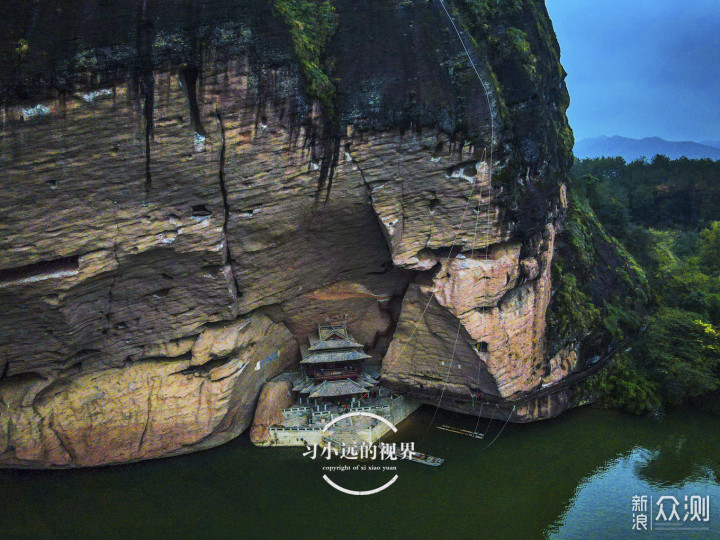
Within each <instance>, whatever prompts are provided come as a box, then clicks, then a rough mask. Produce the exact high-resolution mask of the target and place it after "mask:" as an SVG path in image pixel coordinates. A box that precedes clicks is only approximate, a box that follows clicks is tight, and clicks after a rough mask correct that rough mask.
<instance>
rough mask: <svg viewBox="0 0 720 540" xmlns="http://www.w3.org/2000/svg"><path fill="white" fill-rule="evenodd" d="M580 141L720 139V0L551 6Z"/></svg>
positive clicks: (595, 0) (591, 0) (603, 0)
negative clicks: (599, 137) (602, 138)
mask: <svg viewBox="0 0 720 540" xmlns="http://www.w3.org/2000/svg"><path fill="white" fill-rule="evenodd" d="M546 4H547V7H548V11H549V12H550V16H551V18H552V20H553V25H554V27H555V32H556V33H557V35H558V41H559V42H560V47H561V49H562V63H563V66H564V67H565V70H566V71H567V72H568V77H567V85H568V88H569V90H570V99H571V105H570V109H569V110H568V116H569V118H570V124H571V126H572V127H573V130H574V131H575V138H576V139H577V140H580V139H583V138H586V137H594V136H597V135H623V136H625V137H650V136H655V135H656V136H658V137H662V138H665V139H669V140H696V141H701V140H708V139H709V140H720V0H546Z"/></svg>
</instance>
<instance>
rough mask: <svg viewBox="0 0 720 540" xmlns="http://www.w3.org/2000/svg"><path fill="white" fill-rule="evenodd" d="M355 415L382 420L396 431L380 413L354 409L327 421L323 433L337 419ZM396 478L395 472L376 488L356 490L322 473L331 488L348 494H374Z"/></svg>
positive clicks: (388, 485)
mask: <svg viewBox="0 0 720 540" xmlns="http://www.w3.org/2000/svg"><path fill="white" fill-rule="evenodd" d="M356 416H365V417H368V418H373V419H375V420H378V421H380V422H383V423H384V424H385V425H387V426H388V427H389V428H390V429H391V430H392V431H393V432H394V433H395V432H397V428H396V427H395V426H394V425H393V423H392V422H390V421H389V420H388V419H387V418H383V417H382V416H380V415H377V414H373V413H371V412H366V411H355V412H350V413H347V414H343V415H341V416H338V417H337V418H335V419H333V420H331V421H330V422H328V423H327V424H326V425H325V427H324V428H323V432H324V433H327V431H328V429H330V427H331V426H333V425H334V424H335V423H337V422H339V421H341V420H346V419H350V418H353V417H356ZM397 479H398V475H397V474H396V475H395V476H393V477H392V479H391V480H390V481H389V482H387V483H385V484H383V485H382V486H380V487H377V488H375V489H369V490H366V491H358V490H354V489H348V488H345V487H343V486H341V485H339V484H337V483H336V482H333V481H332V480H331V479H330V478H329V477H328V475H327V474H324V475H323V480H325V481H326V482H327V483H328V484H329V485H330V486H332V487H333V488H335V489H337V490H338V491H340V492H342V493H347V494H348V495H373V494H375V493H380V492H381V491H383V490H385V489H387V488H389V487H390V486H392V485H393V484H394V483H395V481H396V480H397Z"/></svg>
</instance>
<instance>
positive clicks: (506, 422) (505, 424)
mask: <svg viewBox="0 0 720 540" xmlns="http://www.w3.org/2000/svg"><path fill="white" fill-rule="evenodd" d="M514 412H515V405H513V408H512V411H510V414H508V417H507V419H506V420H505V423H504V424H503V427H502V428H500V431H498V434H497V435H495V438H494V439H493V440H492V441H490V444H488V445H487V446H486V447H485V448H483V450H487V449H488V448H490V447H491V446H492V444H493V443H494V442H495V441H497V438H498V437H499V436H500V434H501V433H502V432H503V430H504V429H505V426H507V425H508V422H509V421H510V418H512V415H513V413H514Z"/></svg>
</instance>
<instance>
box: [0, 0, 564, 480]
mask: <svg viewBox="0 0 720 540" xmlns="http://www.w3.org/2000/svg"><path fill="white" fill-rule="evenodd" d="M307 2H309V3H310V4H312V3H313V0H307ZM282 3H283V2H269V3H265V2H249V1H237V2H226V1H221V0H215V1H210V0H208V1H203V0H196V1H187V2H180V1H177V2H174V1H170V0H165V1H157V2H150V1H148V2H145V3H143V2H138V3H137V6H135V7H134V8H133V9H125V10H122V9H119V8H118V7H108V6H105V7H103V5H100V4H98V5H95V4H94V3H91V4H92V6H90V7H88V6H89V5H88V4H86V3H81V2H77V3H76V2H66V3H63V6H62V17H61V18H60V21H61V23H60V24H65V25H66V26H67V28H71V29H72V32H64V31H63V30H62V29H61V30H58V29H57V27H54V26H53V24H52V21H53V20H57V19H53V10H52V9H51V8H50V7H48V6H45V9H40V8H36V9H35V10H34V11H33V10H32V9H30V8H27V12H24V11H23V12H20V15H19V16H20V17H21V19H22V20H20V21H17V26H18V27H22V28H25V30H26V31H25V33H24V34H22V35H23V36H26V37H22V38H18V39H17V41H16V42H13V43H14V47H15V48H14V49H12V50H10V51H4V52H3V55H2V67H3V70H4V74H5V75H7V76H6V77H5V78H4V80H5V81H6V82H8V84H5V85H4V86H3V88H2V95H3V99H4V106H3V109H2V134H1V137H2V138H1V139H0V167H2V170H3V174H2V177H1V178H0V189H1V190H2V195H3V197H2V198H1V199H0V208H1V209H2V213H3V216H4V219H3V220H2V221H1V222H0V305H2V308H3V322H4V324H3V326H2V329H0V373H1V378H0V401H1V402H0V463H2V464H6V465H12V466H25V467H32V466H84V465H97V464H103V463H118V462H125V461H132V460H137V459H145V458H152V457H159V456H167V455H174V454H178V453H183V452H189V451H192V450H195V449H198V448H204V447H208V446H212V445H216V444H220V443H222V442H224V441H226V440H228V439H229V438H232V437H234V436H236V435H237V434H239V433H240V432H242V431H243V430H245V429H246V428H247V427H248V426H249V425H250V423H251V420H252V414H253V410H254V407H255V404H256V401H257V397H258V394H259V393H260V390H261V387H262V384H263V383H264V382H265V381H267V380H268V379H270V378H271V377H273V376H274V375H276V374H278V373H280V372H281V371H283V370H284V369H287V368H288V367H290V366H291V365H292V364H293V363H294V362H296V361H297V360H298V354H297V344H298V342H300V343H302V342H304V340H305V339H306V338H307V335H308V334H309V333H310V332H311V331H312V329H313V328H314V326H315V325H316V324H317V322H318V321H322V320H324V319H325V318H326V317H327V316H338V315H339V316H345V317H347V321H348V325H349V327H350V328H351V329H352V331H353V334H354V335H355V336H356V337H357V338H358V339H359V340H360V341H362V342H363V343H364V344H365V345H366V346H367V348H368V350H369V352H370V353H371V354H372V355H373V358H374V361H376V362H378V363H379V362H381V361H382V374H383V380H384V381H385V383H386V384H388V385H391V386H393V387H397V388H398V389H401V390H407V391H411V392H413V393H415V394H416V395H418V396H419V397H421V398H422V399H424V400H425V401H427V402H429V403H436V402H437V401H438V399H439V397H440V395H443V398H446V399H445V400H444V401H443V402H442V406H444V407H448V408H453V409H456V410H462V411H466V412H471V413H474V414H485V415H487V414H490V412H489V411H488V410H487V409H486V411H485V412H484V413H483V412H482V410H478V408H477V406H476V403H475V402H476V398H477V394H478V392H479V393H480V394H481V396H482V397H483V399H485V400H490V401H492V402H493V403H495V411H494V412H492V414H497V415H502V414H504V415H505V416H507V415H508V414H510V407H509V405H508V404H510V403H515V401H513V400H517V398H519V397H521V396H523V395H525V394H527V392H529V391H531V390H533V389H537V388H539V387H540V386H542V385H547V384H551V383H555V382H558V381H560V380H562V379H563V377H565V376H566V375H567V374H568V373H570V372H571V371H572V370H573V369H575V368H576V367H577V365H578V358H577V354H576V352H575V350H574V349H573V347H572V346H571V345H568V346H565V344H562V345H563V347H561V350H560V352H557V353H555V352H554V351H553V354H552V355H551V354H549V351H550V349H549V348H548V345H547V343H546V335H547V323H546V311H547V308H548V303H549V301H550V296H551V294H552V282H551V273H550V265H551V261H552V257H553V252H554V245H555V237H556V234H557V230H558V225H559V223H560V222H559V221H558V220H559V219H561V217H562V213H563V208H564V195H563V187H562V179H563V177H564V175H565V173H566V170H567V167H568V166H569V163H570V159H571V157H570V147H571V144H572V136H571V134H570V132H569V129H568V127H567V120H566V118H565V114H564V110H565V108H566V106H567V103H568V99H567V92H566V90H565V86H564V82H563V78H564V72H563V71H562V68H561V67H560V64H559V51H558V47H557V43H556V41H555V39H554V36H553V33H552V28H551V26H550V22H549V19H548V17H547V13H546V11H545V8H544V6H543V5H542V3H541V2H537V1H534V0H524V1H517V2H511V3H510V4H511V5H510V6H505V5H504V3H498V2H480V1H477V0H466V1H458V2H446V5H447V7H448V9H449V11H450V13H451V16H452V17H453V20H454V21H455V22H456V24H457V25H458V27H459V28H460V30H461V37H462V40H463V42H464V43H465V45H466V46H467V47H468V48H469V49H470V50H471V51H472V52H471V56H472V57H473V60H474V62H475V64H476V68H477V70H478V75H479V76H480V77H481V78H482V81H483V84H480V83H479V82H478V79H477V77H476V74H475V71H474V70H473V69H472V68H471V67H470V65H469V63H468V61H467V56H466V55H465V53H464V50H463V47H462V44H461V42H460V41H459V39H458V36H457V35H455V33H454V31H453V30H452V27H451V26H450V25H449V23H448V20H447V18H446V15H445V13H444V11H443V9H442V4H441V3H440V2H439V0H433V1H415V2H407V1H400V0H382V1H377V0H374V1H372V2H371V1H369V0H368V1H357V0H353V1H351V0H335V1H333V2H331V3H330V4H331V6H330V8H331V9H332V14H333V15H332V16H333V20H334V21H335V23H334V26H333V28H332V30H333V31H332V37H331V38H329V39H328V40H327V43H325V44H324V46H323V47H322V52H321V61H319V62H320V63H319V64H316V63H313V62H306V61H305V60H304V59H305V56H303V54H304V53H303V52H302V49H300V48H299V43H300V41H299V38H298V36H297V28H296V27H294V26H293V24H292V21H288V20H287V18H283V16H281V15H282V14H283V13H284V12H283V11H282V9H279V8H278V5H279V4H282ZM321 3H325V4H327V2H320V1H319V0H318V1H317V2H315V4H321ZM51 4H52V3H51ZM273 5H274V7H275V8H276V9H273ZM501 5H502V6H503V7H502V8H501V7H499V6H501ZM53 6H54V4H53ZM55 7H57V6H55ZM280 7H282V6H280ZM135 8H137V9H135ZM113 10H114V11H113ZM56 15H57V13H56ZM73 15H75V16H74V17H73ZM63 17H65V18H67V20H65V21H64V23H63V22H62V18H63ZM288 23H290V25H289V26H288ZM308 24H309V23H308ZM12 28H15V26H13V27H12ZM303 28H306V27H303ZM73 35H75V36H77V35H79V36H80V38H78V39H75V40H74V41H72V40H71V36H73ZM16 37H17V36H16ZM300 37H306V36H300ZM69 40H70V41H72V42H71V43H70V42H69ZM308 66H310V67H311V68H312V69H314V68H313V66H315V67H317V68H318V70H320V71H321V72H322V74H323V77H326V78H327V81H329V83H328V84H330V85H331V86H330V87H322V88H323V89H324V91H322V92H321V91H319V90H317V84H316V82H317V81H316V79H317V78H320V80H322V81H325V79H324V78H322V77H319V76H318V75H317V73H315V72H313V71H312V70H310V71H309V70H308ZM483 87H485V88H487V90H488V95H487V96H486V94H485V91H484V89H483ZM328 89H329V90H328ZM325 90H328V91H325ZM451 358H454V360H453V361H452V362H451V361H450V359H451ZM445 383H447V384H445ZM443 388H445V390H443ZM268 393H270V390H268ZM546 401H547V400H546ZM565 406H567V400H566V396H565V395H562V396H561V397H560V398H559V399H555V400H549V401H547V403H545V402H543V404H539V403H536V402H533V401H530V402H527V403H525V404H524V405H523V406H522V407H520V408H519V409H517V410H516V412H515V416H514V419H515V420H528V419H536V418H543V417H546V416H549V415H552V414H557V413H558V412H559V411H560V410H562V409H563V407H565ZM503 411H504V412H503ZM268 416H271V414H270V413H268Z"/></svg>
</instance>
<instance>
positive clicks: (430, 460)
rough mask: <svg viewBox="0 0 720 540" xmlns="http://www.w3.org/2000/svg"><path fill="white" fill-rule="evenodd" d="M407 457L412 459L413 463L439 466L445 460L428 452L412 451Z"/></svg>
mask: <svg viewBox="0 0 720 540" xmlns="http://www.w3.org/2000/svg"><path fill="white" fill-rule="evenodd" d="M407 459H409V460H410V461H414V462H415V463H422V464H423V465H430V466H431V467H439V466H440V465H442V464H443V462H444V461H445V460H444V459H442V458H439V457H435V456H430V455H428V454H422V453H420V452H413V453H412V454H411V455H410V457H409V458H407Z"/></svg>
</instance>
